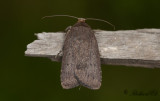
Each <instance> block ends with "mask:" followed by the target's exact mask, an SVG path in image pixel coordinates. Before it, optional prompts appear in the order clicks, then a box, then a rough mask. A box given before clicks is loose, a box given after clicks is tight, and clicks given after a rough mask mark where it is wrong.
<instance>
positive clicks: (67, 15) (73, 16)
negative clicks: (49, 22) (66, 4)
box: [42, 15, 78, 19]
mask: <svg viewBox="0 0 160 101" xmlns="http://www.w3.org/2000/svg"><path fill="white" fill-rule="evenodd" d="M56 16H65V17H70V18H75V19H78V17H75V16H70V15H51V16H44V17H43V18H42V19H44V18H50V17H56Z"/></svg>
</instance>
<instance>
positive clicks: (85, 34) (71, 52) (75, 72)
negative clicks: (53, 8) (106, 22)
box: [49, 15, 102, 90]
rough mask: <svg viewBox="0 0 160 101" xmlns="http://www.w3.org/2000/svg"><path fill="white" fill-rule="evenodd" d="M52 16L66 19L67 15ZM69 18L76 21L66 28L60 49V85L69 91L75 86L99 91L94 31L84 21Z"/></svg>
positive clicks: (96, 47) (98, 68)
mask: <svg viewBox="0 0 160 101" xmlns="http://www.w3.org/2000/svg"><path fill="white" fill-rule="evenodd" d="M54 16H67V17H68V15H54ZM49 17H51V16H49ZM52 17H53V16H52ZM69 17H73V18H76V19H78V21H77V23H75V24H74V25H73V26H72V27H70V28H68V30H67V32H66V35H65V40H64V45H63V49H62V53H63V56H62V67H61V85H62V87H63V88H64V89H71V88H74V87H77V86H84V87H87V88H89V89H94V90H96V89H99V88H100V87H101V81H102V71H101V61H100V54H99V49H98V43H97V40H96V37H95V35H94V31H93V30H92V29H91V27H90V26H89V25H88V24H87V23H86V22H85V20H86V19H84V18H77V17H74V16H69ZM88 19H90V20H100V19H93V18H87V20H88ZM100 21H102V20H100Z"/></svg>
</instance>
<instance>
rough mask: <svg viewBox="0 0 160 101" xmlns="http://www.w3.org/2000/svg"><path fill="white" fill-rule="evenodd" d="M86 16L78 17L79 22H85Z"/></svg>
mask: <svg viewBox="0 0 160 101" xmlns="http://www.w3.org/2000/svg"><path fill="white" fill-rule="evenodd" d="M85 20H86V19H85V18H78V22H85Z"/></svg>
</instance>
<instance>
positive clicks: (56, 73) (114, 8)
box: [0, 0, 160, 101]
mask: <svg viewBox="0 0 160 101" xmlns="http://www.w3.org/2000/svg"><path fill="white" fill-rule="evenodd" d="M159 4H160V0H43V1H42V0H6V1H5V2H4V1H3V2H2V1H1V4H0V5H1V6H0V7H1V8H0V11H1V13H0V14H1V16H0V17H1V19H0V23H1V33H0V46H1V48H0V50H1V55H0V101H59V100H65V101H72V100H73V101H84V100H91V101H107V100H108V101H125V100H126V101H160V69H145V68H135V67H125V66H109V65H102V71H103V79H102V86H101V88H100V90H95V91H94V90H90V89H87V88H84V87H81V88H80V90H79V87H77V88H74V89H70V90H64V89H62V87H61V84H60V68H61V63H57V62H51V60H49V59H47V58H36V57H26V56H24V52H25V50H26V46H27V44H29V43H31V42H33V41H34V40H35V39H36V36H34V34H35V33H39V32H44V31H45V32H55V31H64V29H65V28H66V27H67V26H69V25H73V24H74V23H75V22H76V19H71V18H65V17H55V18H48V19H45V20H41V18H42V17H44V16H47V15H54V14H68V15H73V16H77V17H92V18H100V19H104V20H107V21H109V22H111V23H112V24H114V25H115V26H116V30H127V29H133V30H134V29H140V28H159V27H160V20H159V19H160V6H159ZM87 22H88V24H89V25H90V26H91V27H92V28H94V29H103V30H112V27H111V26H109V25H108V24H106V23H103V22H97V21H87ZM144 94H145V95H144Z"/></svg>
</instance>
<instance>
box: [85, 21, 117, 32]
mask: <svg viewBox="0 0 160 101" xmlns="http://www.w3.org/2000/svg"><path fill="white" fill-rule="evenodd" d="M85 19H86V20H97V21H102V22H105V23H107V24H109V25H111V26H112V27H113V29H114V30H115V26H114V25H113V24H111V23H110V22H108V21H106V20H102V19H95V18H85Z"/></svg>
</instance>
